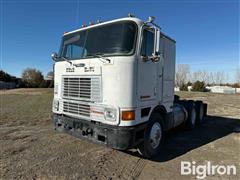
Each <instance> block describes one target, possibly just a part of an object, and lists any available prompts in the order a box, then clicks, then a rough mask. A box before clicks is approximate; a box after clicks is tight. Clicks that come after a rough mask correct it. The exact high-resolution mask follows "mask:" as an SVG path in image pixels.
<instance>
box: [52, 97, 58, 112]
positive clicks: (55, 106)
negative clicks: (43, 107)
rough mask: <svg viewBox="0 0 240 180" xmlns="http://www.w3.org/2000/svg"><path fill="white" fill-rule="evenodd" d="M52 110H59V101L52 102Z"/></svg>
mask: <svg viewBox="0 0 240 180" xmlns="http://www.w3.org/2000/svg"><path fill="white" fill-rule="evenodd" d="M53 110H55V111H58V110H59V101H58V100H56V99H54V100H53Z"/></svg>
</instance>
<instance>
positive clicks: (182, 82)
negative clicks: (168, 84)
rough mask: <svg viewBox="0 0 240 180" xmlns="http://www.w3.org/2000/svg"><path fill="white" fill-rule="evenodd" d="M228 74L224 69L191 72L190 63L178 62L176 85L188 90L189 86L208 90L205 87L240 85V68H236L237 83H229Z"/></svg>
mask: <svg viewBox="0 0 240 180" xmlns="http://www.w3.org/2000/svg"><path fill="white" fill-rule="evenodd" d="M228 80H229V77H228V74H227V73H225V72H224V71H217V72H209V71H206V70H198V71H194V72H191V71H190V67H189V65H188V64H178V65H177V67H176V74H175V85H176V87H179V88H180V90H187V87H188V86H190V85H191V86H192V90H198V91H206V90H207V89H206V88H205V87H206V86H207V85H208V86H213V85H227V86H231V87H235V88H237V87H240V68H237V69H236V73H235V83H232V84H230V83H228Z"/></svg>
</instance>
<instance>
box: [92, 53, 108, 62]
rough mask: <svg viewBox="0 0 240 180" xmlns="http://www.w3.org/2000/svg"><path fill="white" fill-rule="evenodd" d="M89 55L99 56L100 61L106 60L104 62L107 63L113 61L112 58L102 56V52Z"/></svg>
mask: <svg viewBox="0 0 240 180" xmlns="http://www.w3.org/2000/svg"><path fill="white" fill-rule="evenodd" d="M88 56H93V57H97V58H99V60H100V61H102V60H104V61H102V62H103V63H106V62H108V63H110V62H111V60H110V59H108V58H106V57H104V56H102V53H96V54H90V55H88Z"/></svg>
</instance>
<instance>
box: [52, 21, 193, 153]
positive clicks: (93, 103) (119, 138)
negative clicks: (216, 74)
mask: <svg viewBox="0 0 240 180" xmlns="http://www.w3.org/2000/svg"><path fill="white" fill-rule="evenodd" d="M153 20H154V18H153V17H150V18H149V20H148V21H147V22H144V21H142V20H140V19H138V18H135V17H132V16H130V17H127V18H121V19H116V20H112V21H108V22H99V23H97V24H95V25H90V26H87V27H82V28H80V29H77V30H75V31H72V32H68V33H64V35H63V37H62V44H61V47H60V51H59V53H58V54H56V53H54V54H53V55H52V58H53V59H54V60H55V61H56V62H55V64H54V99H53V109H52V110H53V121H54V125H55V129H56V130H58V131H61V132H67V133H69V134H72V135H74V136H76V137H81V138H85V139H89V140H92V141H94V142H99V143H101V144H105V145H107V146H109V147H112V148H114V149H120V150H126V149H129V148H132V147H138V148H139V150H140V152H141V153H142V154H143V155H144V156H146V157H152V156H154V155H156V154H157V153H158V152H159V150H160V147H161V142H162V139H163V136H164V132H165V131H166V130H168V129H171V128H173V127H175V126H177V125H179V124H181V123H183V122H185V121H186V120H187V112H186V109H184V108H183V107H182V106H180V105H176V104H174V74H175V41H174V40H173V39H171V38H169V37H168V36H166V35H165V34H163V33H162V32H160V28H159V27H158V26H157V25H156V24H155V23H154V22H153ZM174 112H175V115H174ZM193 118H195V117H194V115H193Z"/></svg>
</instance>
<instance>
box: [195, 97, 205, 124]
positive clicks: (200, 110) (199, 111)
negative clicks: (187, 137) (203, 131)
mask: <svg viewBox="0 0 240 180" xmlns="http://www.w3.org/2000/svg"><path fill="white" fill-rule="evenodd" d="M195 105H196V116H197V117H196V122H197V124H202V123H203V122H204V105H203V102H202V101H196V102H195Z"/></svg>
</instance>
